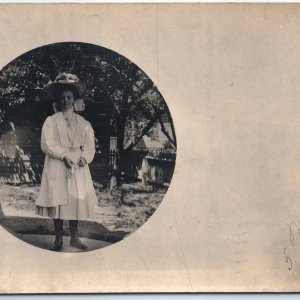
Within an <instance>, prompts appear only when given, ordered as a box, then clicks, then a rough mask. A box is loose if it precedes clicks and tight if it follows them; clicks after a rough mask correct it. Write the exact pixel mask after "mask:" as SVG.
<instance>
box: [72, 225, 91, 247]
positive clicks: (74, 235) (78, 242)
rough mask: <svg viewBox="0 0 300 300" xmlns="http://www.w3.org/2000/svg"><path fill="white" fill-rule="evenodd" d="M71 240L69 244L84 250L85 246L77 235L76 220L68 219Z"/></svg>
mask: <svg viewBox="0 0 300 300" xmlns="http://www.w3.org/2000/svg"><path fill="white" fill-rule="evenodd" d="M69 225H70V234H71V240H70V245H71V246H72V247H74V248H77V249H81V250H86V249H87V246H86V245H85V244H83V243H82V242H81V240H80V239H79V235H78V221H77V220H69Z"/></svg>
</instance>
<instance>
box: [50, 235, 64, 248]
mask: <svg viewBox="0 0 300 300" xmlns="http://www.w3.org/2000/svg"><path fill="white" fill-rule="evenodd" d="M62 245H63V239H62V237H59V238H56V239H55V241H54V243H53V245H52V246H51V248H50V250H51V251H59V250H60V249H61V248H62Z"/></svg>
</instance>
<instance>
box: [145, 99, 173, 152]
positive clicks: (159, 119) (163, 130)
mask: <svg viewBox="0 0 300 300" xmlns="http://www.w3.org/2000/svg"><path fill="white" fill-rule="evenodd" d="M151 106H152V108H153V110H154V111H155V112H156V113H158V109H157V108H156V107H155V105H153V104H152V103H151ZM161 115H163V113H161V114H159V117H158V121H159V123H160V127H161V131H162V132H163V134H164V135H165V136H166V137H167V138H168V140H169V141H170V142H171V143H172V144H173V145H174V147H175V148H176V147H177V145H176V137H175V133H174V125H173V124H172V123H173V120H172V119H170V116H169V114H168V117H169V121H170V124H171V128H172V134H173V139H172V138H171V136H170V135H169V133H168V131H167V130H166V127H165V124H164V122H163V120H162V118H161Z"/></svg>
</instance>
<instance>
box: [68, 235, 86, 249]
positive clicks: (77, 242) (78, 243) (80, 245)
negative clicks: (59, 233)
mask: <svg viewBox="0 0 300 300" xmlns="http://www.w3.org/2000/svg"><path fill="white" fill-rule="evenodd" d="M70 245H71V246H72V247H74V248H77V249H81V250H86V249H87V246H86V245H85V244H83V243H82V242H81V240H80V239H79V238H78V237H77V238H75V237H72V238H71V240H70Z"/></svg>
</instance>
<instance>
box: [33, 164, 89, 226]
mask: <svg viewBox="0 0 300 300" xmlns="http://www.w3.org/2000/svg"><path fill="white" fill-rule="evenodd" d="M82 172H83V170H82V169H79V168H78V169H77V170H76V171H75V173H74V174H73V175H72V176H71V178H69V179H68V186H69V191H71V192H70V193H69V199H68V203H67V204H66V205H57V206H54V207H44V206H39V205H36V208H35V214H36V215H39V216H43V217H50V218H54V219H62V220H91V219H94V216H95V201H93V200H94V198H95V197H94V195H93V194H92V195H90V197H89V195H87V196H85V197H80V191H79V190H78V187H80V183H79V181H81V180H82V175H81V174H80V173H82Z"/></svg>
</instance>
